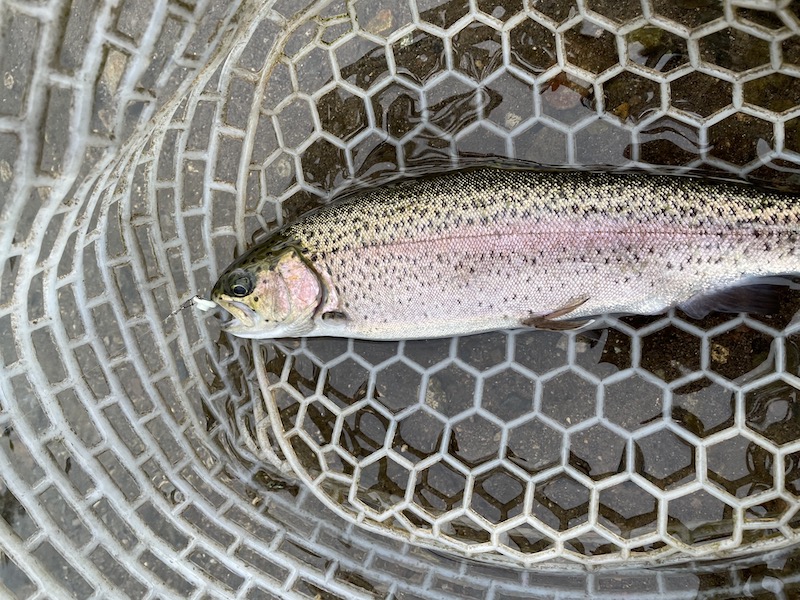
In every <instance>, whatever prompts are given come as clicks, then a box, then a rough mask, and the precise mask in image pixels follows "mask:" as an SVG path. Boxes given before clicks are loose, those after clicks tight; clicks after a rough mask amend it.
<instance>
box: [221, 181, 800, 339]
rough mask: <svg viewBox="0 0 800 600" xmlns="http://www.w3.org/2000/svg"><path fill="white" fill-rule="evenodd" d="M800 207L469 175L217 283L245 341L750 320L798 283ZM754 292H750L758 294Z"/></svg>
mask: <svg viewBox="0 0 800 600" xmlns="http://www.w3.org/2000/svg"><path fill="white" fill-rule="evenodd" d="M798 234H800V202H798V198H796V197H792V196H789V195H786V194H781V193H777V192H765V191H761V190H758V189H757V188H753V187H750V186H746V185H741V184H734V183H723V182H715V181H708V180H700V179H692V178H686V177H667V176H653V175H638V174H634V175H631V174H628V175H621V174H608V173H587V172H549V173H542V172H530V171H515V170H502V169H494V168H482V169H472V170H466V171H459V172H454V173H450V174H446V175H440V176H437V177H432V178H429V179H421V180H412V181H406V182H404V183H401V184H395V185H390V186H387V187H384V188H379V189H376V190H373V191H370V192H366V193H363V194H361V195H358V196H352V197H349V198H345V199H341V200H338V201H334V202H332V203H330V204H328V205H326V206H324V207H322V208H320V209H318V210H315V211H312V212H311V213H309V214H307V215H305V216H303V217H302V218H300V219H298V220H297V221H295V222H293V223H291V224H289V225H286V226H284V227H283V228H281V229H279V230H278V231H276V232H274V233H273V234H272V235H271V236H270V237H269V238H268V239H267V240H266V241H264V242H263V243H261V244H260V245H258V246H256V247H254V248H252V249H250V250H249V251H247V252H246V253H245V254H243V255H242V256H240V257H239V258H238V259H236V260H235V261H234V262H233V264H231V265H230V267H228V269H226V270H225V272H224V273H222V275H221V276H220V278H219V280H218V281H217V283H216V285H215V286H214V289H213V291H212V293H211V300H212V301H213V302H214V303H216V304H218V305H219V306H221V307H222V308H224V309H225V310H226V311H227V312H228V313H230V318H229V319H228V321H227V323H226V324H225V325H224V327H225V329H226V330H227V331H229V332H230V333H232V334H235V335H238V336H241V337H248V338H279V337H300V336H340V337H354V338H364V339H378V340H398V339H411V338H432V337H441V336H450V335H458V334H470V333H477V332H482V331H488V330H493V329H500V328H514V327H536V328H544V329H570V328H576V327H580V326H582V325H585V324H586V323H587V322H588V319H589V317H591V316H596V315H601V314H604V313H627V314H630V313H635V314H654V313H659V312H661V311H663V310H664V309H666V308H668V307H671V306H675V305H679V306H680V307H681V308H682V309H683V310H684V311H686V312H687V313H688V314H689V315H690V316H702V315H703V314H705V313H707V312H709V311H710V310H712V309H718V310H726V311H734V312H736V311H740V310H741V311H758V310H759V308H760V307H762V305H763V302H762V301H761V300H762V296H761V292H763V287H764V286H753V288H752V289H753V290H755V292H758V293H755V292H754V293H747V294H743V293H742V289H743V288H742V287H736V286H742V285H749V284H753V283H754V282H756V281H758V279H757V278H762V277H769V276H776V275H779V274H789V273H796V272H800V248H798V243H797V242H798ZM756 288H759V289H756Z"/></svg>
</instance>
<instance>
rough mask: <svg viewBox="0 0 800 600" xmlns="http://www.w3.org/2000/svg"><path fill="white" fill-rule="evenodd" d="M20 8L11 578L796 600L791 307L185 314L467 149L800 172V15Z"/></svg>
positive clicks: (5, 323) (111, 591)
mask: <svg viewBox="0 0 800 600" xmlns="http://www.w3.org/2000/svg"><path fill="white" fill-rule="evenodd" d="M0 25H1V28H0V77H2V86H0V202H2V208H0V211H2V212H0V215H2V216H1V217H0V219H1V220H0V339H2V342H0V360H1V361H2V365H3V366H2V373H0V433H1V434H2V435H0V475H1V477H2V479H1V482H2V483H1V484H0V516H1V517H2V518H0V549H1V550H2V555H0V558H2V561H0V581H1V582H2V583H0V594H6V595H10V596H12V597H17V598H45V597H47V598H50V597H68V596H73V597H79V598H116V597H134V598H163V597H166V598H169V597H180V598H198V599H199V598H278V597H280V598H283V597H286V598H288V597H302V598H370V597H395V598H454V597H487V598H518V597H526V598H528V597H532V596H537V595H538V596H541V597H552V596H558V597H560V598H572V597H576V598H578V597H580V598H582V597H586V595H587V594H588V595H592V596H594V597H606V596H607V597H614V598H616V597H619V596H620V595H621V594H633V595H634V596H635V597H637V598H647V597H657V596H662V595H669V596H670V597H675V598H681V597H686V598H695V597H698V596H702V597H712V596H713V597H728V596H736V595H738V594H739V593H741V590H742V589H743V588H742V586H744V585H745V584H746V586H748V587H747V590H748V593H754V594H756V593H760V594H762V595H763V597H786V598H789V597H793V594H796V593H797V589H798V587H797V586H798V583H797V579H798V578H799V577H800V575H797V573H798V572H799V571H800V569H798V567H797V565H798V560H800V554H798V552H797V551H796V550H793V549H792V548H791V545H792V544H793V543H795V542H797V540H798V536H799V535H800V512H799V511H798V506H799V505H798V497H800V442H798V439H800V397H799V396H800V378H798V374H800V328H799V327H798V326H796V325H795V324H794V321H793V316H794V314H795V312H796V311H797V310H798V309H799V308H800V296H798V294H797V293H793V292H787V293H786V294H785V296H784V297H783V304H782V310H781V312H780V313H779V314H776V315H770V316H766V317H758V316H748V315H711V316H709V317H707V318H706V319H703V320H693V319H690V318H688V317H687V316H686V315H683V314H681V313H680V312H677V313H676V312H674V311H673V312H670V313H669V314H667V315H661V316H656V317H647V318H642V317H637V318H604V319H602V320H600V321H598V323H597V324H596V326H595V327H594V329H593V331H592V333H590V334H575V333H568V334H561V333H549V332H528V331H516V332H498V333H490V334H485V335H480V336H472V337H465V338H461V339H445V340H433V341H414V342H405V343H366V342H358V341H352V340H333V339H318V340H313V341H295V342H289V341H283V342H279V343H253V342H249V341H242V340H237V339H232V338H229V337H227V336H226V335H225V334H223V333H221V332H220V330H219V327H218V324H217V323H216V322H215V320H214V319H213V318H209V319H207V318H206V317H205V316H204V315H203V314H201V313H197V312H194V311H193V310H191V309H188V310H183V311H180V312H179V313H178V314H176V315H175V316H174V317H170V316H169V314H170V312H171V311H173V310H174V309H175V308H176V307H178V306H179V305H180V304H181V303H182V302H184V301H186V300H187V299H189V298H190V297H191V296H193V295H195V294H198V293H199V294H207V293H208V290H209V288H210V285H211V284H213V281H214V279H215V277H216V275H217V273H218V272H219V271H220V270H221V269H222V268H224V267H225V266H226V265H227V264H228V263H229V262H230V261H231V260H232V258H233V257H234V255H235V253H236V252H240V251H241V250H243V249H244V248H246V247H247V246H249V245H250V244H251V243H252V241H253V237H254V236H255V237H258V236H259V232H261V231H264V230H269V229H272V228H274V227H276V226H278V225H280V224H281V223H282V222H283V221H284V220H285V219H288V218H291V217H292V216H295V215H298V214H300V213H302V212H303V211H305V210H307V209H309V208H311V207H314V206H317V205H320V204H322V203H324V202H325V201H326V200H327V199H329V198H330V197H331V196H333V195H334V194H335V193H337V192H339V191H341V190H343V189H351V188H352V187H353V186H354V185H363V184H369V185H375V184H379V183H382V182H385V181H388V180H390V179H392V178H394V177H396V176H398V175H399V174H402V173H407V172H420V171H425V170H431V169H433V168H441V167H442V166H449V167H456V166H459V165H464V164H473V163H474V161H475V160H476V159H477V158H476V157H479V156H480V155H491V156H495V157H507V158H512V159H522V160H526V161H532V162H536V163H539V164H544V165H558V166H572V167H575V168H577V167H582V166H583V167H585V166H597V165H611V166H627V167H637V168H643V169H656V170H663V169H664V168H665V167H671V168H672V169H673V170H678V171H681V172H684V171H691V170H696V169H700V170H703V171H705V172H712V173H716V174H722V175H725V174H727V176H734V177H747V178H750V179H752V180H754V181H758V182H761V183H765V184H771V185H777V186H781V187H787V188H793V189H795V190H798V189H800V179H798V162H800V37H798V35H799V34H800V5H798V4H797V3H793V2H788V1H783V0H780V1H776V2H769V1H759V0H745V1H741V2H735V1H728V2H724V3H723V2H716V1H714V2H674V1H673V0H641V1H639V0H615V1H606V0H577V2H570V1H566V0H565V1H555V0H554V1H545V0H525V1H524V2H523V0H496V1H492V0H452V1H441V0H417V1H414V0H386V1H380V2H373V1H371V0H370V1H367V0H360V1H349V2H344V1H341V0H340V1H334V0H330V1H327V2H316V3H313V2H308V3H306V2H297V1H292V0H278V1H274V2H273V1H269V0H267V1H264V2H255V1H241V2H237V1H229V0H209V1H206V0H197V1H195V0H175V1H170V2H165V1H159V0H124V1H123V0H75V1H73V2H68V1H65V0H51V1H49V2H48V1H45V0H42V1H35V0H31V1H29V2H26V1H23V0H4V1H2V2H0ZM768 552H769V553H768ZM753 554H756V555H757V556H756V558H754V559H751V560H750V562H748V561H747V560H744V559H738V562H737V561H734V560H733V559H735V558H736V557H737V556H740V555H753ZM707 558H716V559H720V558H726V559H728V562H724V563H720V562H716V563H708V562H706V561H705V560H704V559H707ZM687 561H689V562H688V566H687ZM679 563H684V564H682V565H681V564H679ZM748 565H750V566H748ZM752 565H756V567H757V568H756V567H753V569H752V570H747V569H750V568H751V566H752ZM521 567H528V568H521ZM655 567H657V568H655ZM620 569H624V570H620ZM792 590H794V592H792ZM726 594H728V596H726Z"/></svg>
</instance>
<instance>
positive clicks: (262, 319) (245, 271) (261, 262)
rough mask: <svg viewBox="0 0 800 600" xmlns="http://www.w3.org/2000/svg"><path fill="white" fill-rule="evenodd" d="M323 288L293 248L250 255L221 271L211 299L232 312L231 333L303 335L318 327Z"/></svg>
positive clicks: (226, 324)
mask: <svg viewBox="0 0 800 600" xmlns="http://www.w3.org/2000/svg"><path fill="white" fill-rule="evenodd" d="M322 298H323V286H322V283H321V280H320V277H319V275H318V273H317V272H316V270H315V269H314V268H313V267H312V266H311V264H310V263H309V262H308V261H306V260H305V259H304V258H303V257H302V255H301V253H300V252H299V251H298V250H297V249H296V248H293V247H284V248H282V249H279V250H275V251H272V252H267V253H262V254H260V255H258V254H256V255H255V256H254V255H253V254H252V253H248V254H245V255H244V256H242V257H241V258H240V259H239V260H237V261H235V262H234V263H233V264H232V265H231V266H230V267H228V268H227V269H226V270H225V272H223V273H222V275H220V277H219V279H218V280H217V283H216V285H214V289H213V290H212V291H211V300H212V301H213V302H215V303H216V304H218V305H219V306H221V307H222V308H223V309H225V311H227V312H228V313H229V314H230V318H229V319H228V320H227V321H226V322H224V323H223V329H224V330H225V331H227V332H228V333H231V334H233V335H237V336H239V337H245V338H273V339H274V338H281V337H298V336H302V335H306V334H308V333H310V332H311V331H312V330H313V328H314V314H315V312H316V310H317V308H318V307H319V305H320V303H321V302H322Z"/></svg>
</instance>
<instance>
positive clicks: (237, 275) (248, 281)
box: [228, 269, 255, 298]
mask: <svg viewBox="0 0 800 600" xmlns="http://www.w3.org/2000/svg"><path fill="white" fill-rule="evenodd" d="M254 287H255V282H254V280H253V275H252V274H251V273H249V272H247V271H244V270H242V269H239V270H237V271H234V272H233V273H231V275H230V277H229V278H228V292H229V293H230V294H231V295H233V296H236V297H237V298H243V297H244V296H247V295H248V294H249V293H250V292H252V291H253V288H254Z"/></svg>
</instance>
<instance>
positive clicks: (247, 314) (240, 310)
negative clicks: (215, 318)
mask: <svg viewBox="0 0 800 600" xmlns="http://www.w3.org/2000/svg"><path fill="white" fill-rule="evenodd" d="M217 304H218V305H219V306H221V307H222V308H223V309H224V310H225V311H226V312H227V313H228V315H230V318H229V319H228V320H227V321H223V323H222V329H223V330H224V331H231V330H237V329H239V328H247V329H251V328H253V327H255V325H256V321H257V320H259V315H258V313H256V312H255V311H254V310H253V309H252V308H250V307H249V306H247V305H246V304H244V303H243V302H238V301H236V300H233V299H230V298H219V299H218V300H217Z"/></svg>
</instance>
